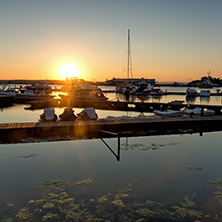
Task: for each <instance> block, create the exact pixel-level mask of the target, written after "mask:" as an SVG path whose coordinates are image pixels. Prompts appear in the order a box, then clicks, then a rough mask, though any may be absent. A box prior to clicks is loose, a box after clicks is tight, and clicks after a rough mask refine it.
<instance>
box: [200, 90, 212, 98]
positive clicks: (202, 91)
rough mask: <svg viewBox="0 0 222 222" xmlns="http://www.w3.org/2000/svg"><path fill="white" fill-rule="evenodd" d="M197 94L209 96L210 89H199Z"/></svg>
mask: <svg viewBox="0 0 222 222" xmlns="http://www.w3.org/2000/svg"><path fill="white" fill-rule="evenodd" d="M199 96H201V97H209V96H210V90H201V91H200V93H199Z"/></svg>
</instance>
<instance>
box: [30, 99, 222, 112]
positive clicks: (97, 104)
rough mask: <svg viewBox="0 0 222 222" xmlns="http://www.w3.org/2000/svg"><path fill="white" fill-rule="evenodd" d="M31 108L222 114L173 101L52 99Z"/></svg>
mask: <svg viewBox="0 0 222 222" xmlns="http://www.w3.org/2000/svg"><path fill="white" fill-rule="evenodd" d="M29 104H30V107H27V108H26V109H30V110H35V109H44V108H57V107H60V108H63V107H73V108H86V107H93V108H95V109H102V110H120V111H135V112H150V113H153V112H154V110H159V109H160V108H161V107H162V106H164V107H166V108H168V109H172V110H179V109H183V108H187V106H188V105H191V106H192V107H194V108H195V107H199V108H201V109H212V110H214V111H215V114H216V115H221V114H222V106H219V105H205V104H203V105H202V104H188V103H184V101H172V102H168V103H161V102H143V101H141V102H130V101H109V100H108V101H94V100H69V99H63V100H59V99H51V100H44V101H36V102H30V103H29Z"/></svg>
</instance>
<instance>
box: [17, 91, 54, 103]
mask: <svg viewBox="0 0 222 222" xmlns="http://www.w3.org/2000/svg"><path fill="white" fill-rule="evenodd" d="M53 97H54V96H52V95H49V94H46V93H45V91H44V90H43V91H38V90H36V91H32V90H27V89H26V90H25V91H23V90H22V91H18V92H17V93H16V96H15V99H16V101H17V102H27V101H35V100H47V99H53Z"/></svg>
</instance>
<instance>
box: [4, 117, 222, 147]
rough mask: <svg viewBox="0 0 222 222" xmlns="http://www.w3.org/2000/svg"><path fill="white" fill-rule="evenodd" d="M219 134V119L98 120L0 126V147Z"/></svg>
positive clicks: (220, 121)
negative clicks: (49, 142) (100, 139)
mask: <svg viewBox="0 0 222 222" xmlns="http://www.w3.org/2000/svg"><path fill="white" fill-rule="evenodd" d="M221 130H222V116H209V117H206V116H204V117H202V116H200V117H191V118H190V117H172V118H151V117H150V118H131V119H118V118H117V119H115V118H114V119H112V120H107V119H99V120H97V121H73V122H71V121H68V122H64V121H57V122H29V123H28V122H27V123H2V124H0V143H1V144H7V143H28V142H30V143H34V142H48V141H62V140H74V139H93V138H110V137H117V136H118V137H133V136H151V135H168V134H184V133H200V134H202V133H204V132H212V131H221Z"/></svg>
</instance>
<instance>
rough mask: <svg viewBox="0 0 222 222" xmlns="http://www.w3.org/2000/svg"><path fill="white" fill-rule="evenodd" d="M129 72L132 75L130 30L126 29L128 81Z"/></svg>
mask: <svg viewBox="0 0 222 222" xmlns="http://www.w3.org/2000/svg"><path fill="white" fill-rule="evenodd" d="M129 71H131V78H132V77H133V75H132V60H131V49H130V29H128V59H127V80H128V81H129Z"/></svg>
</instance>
